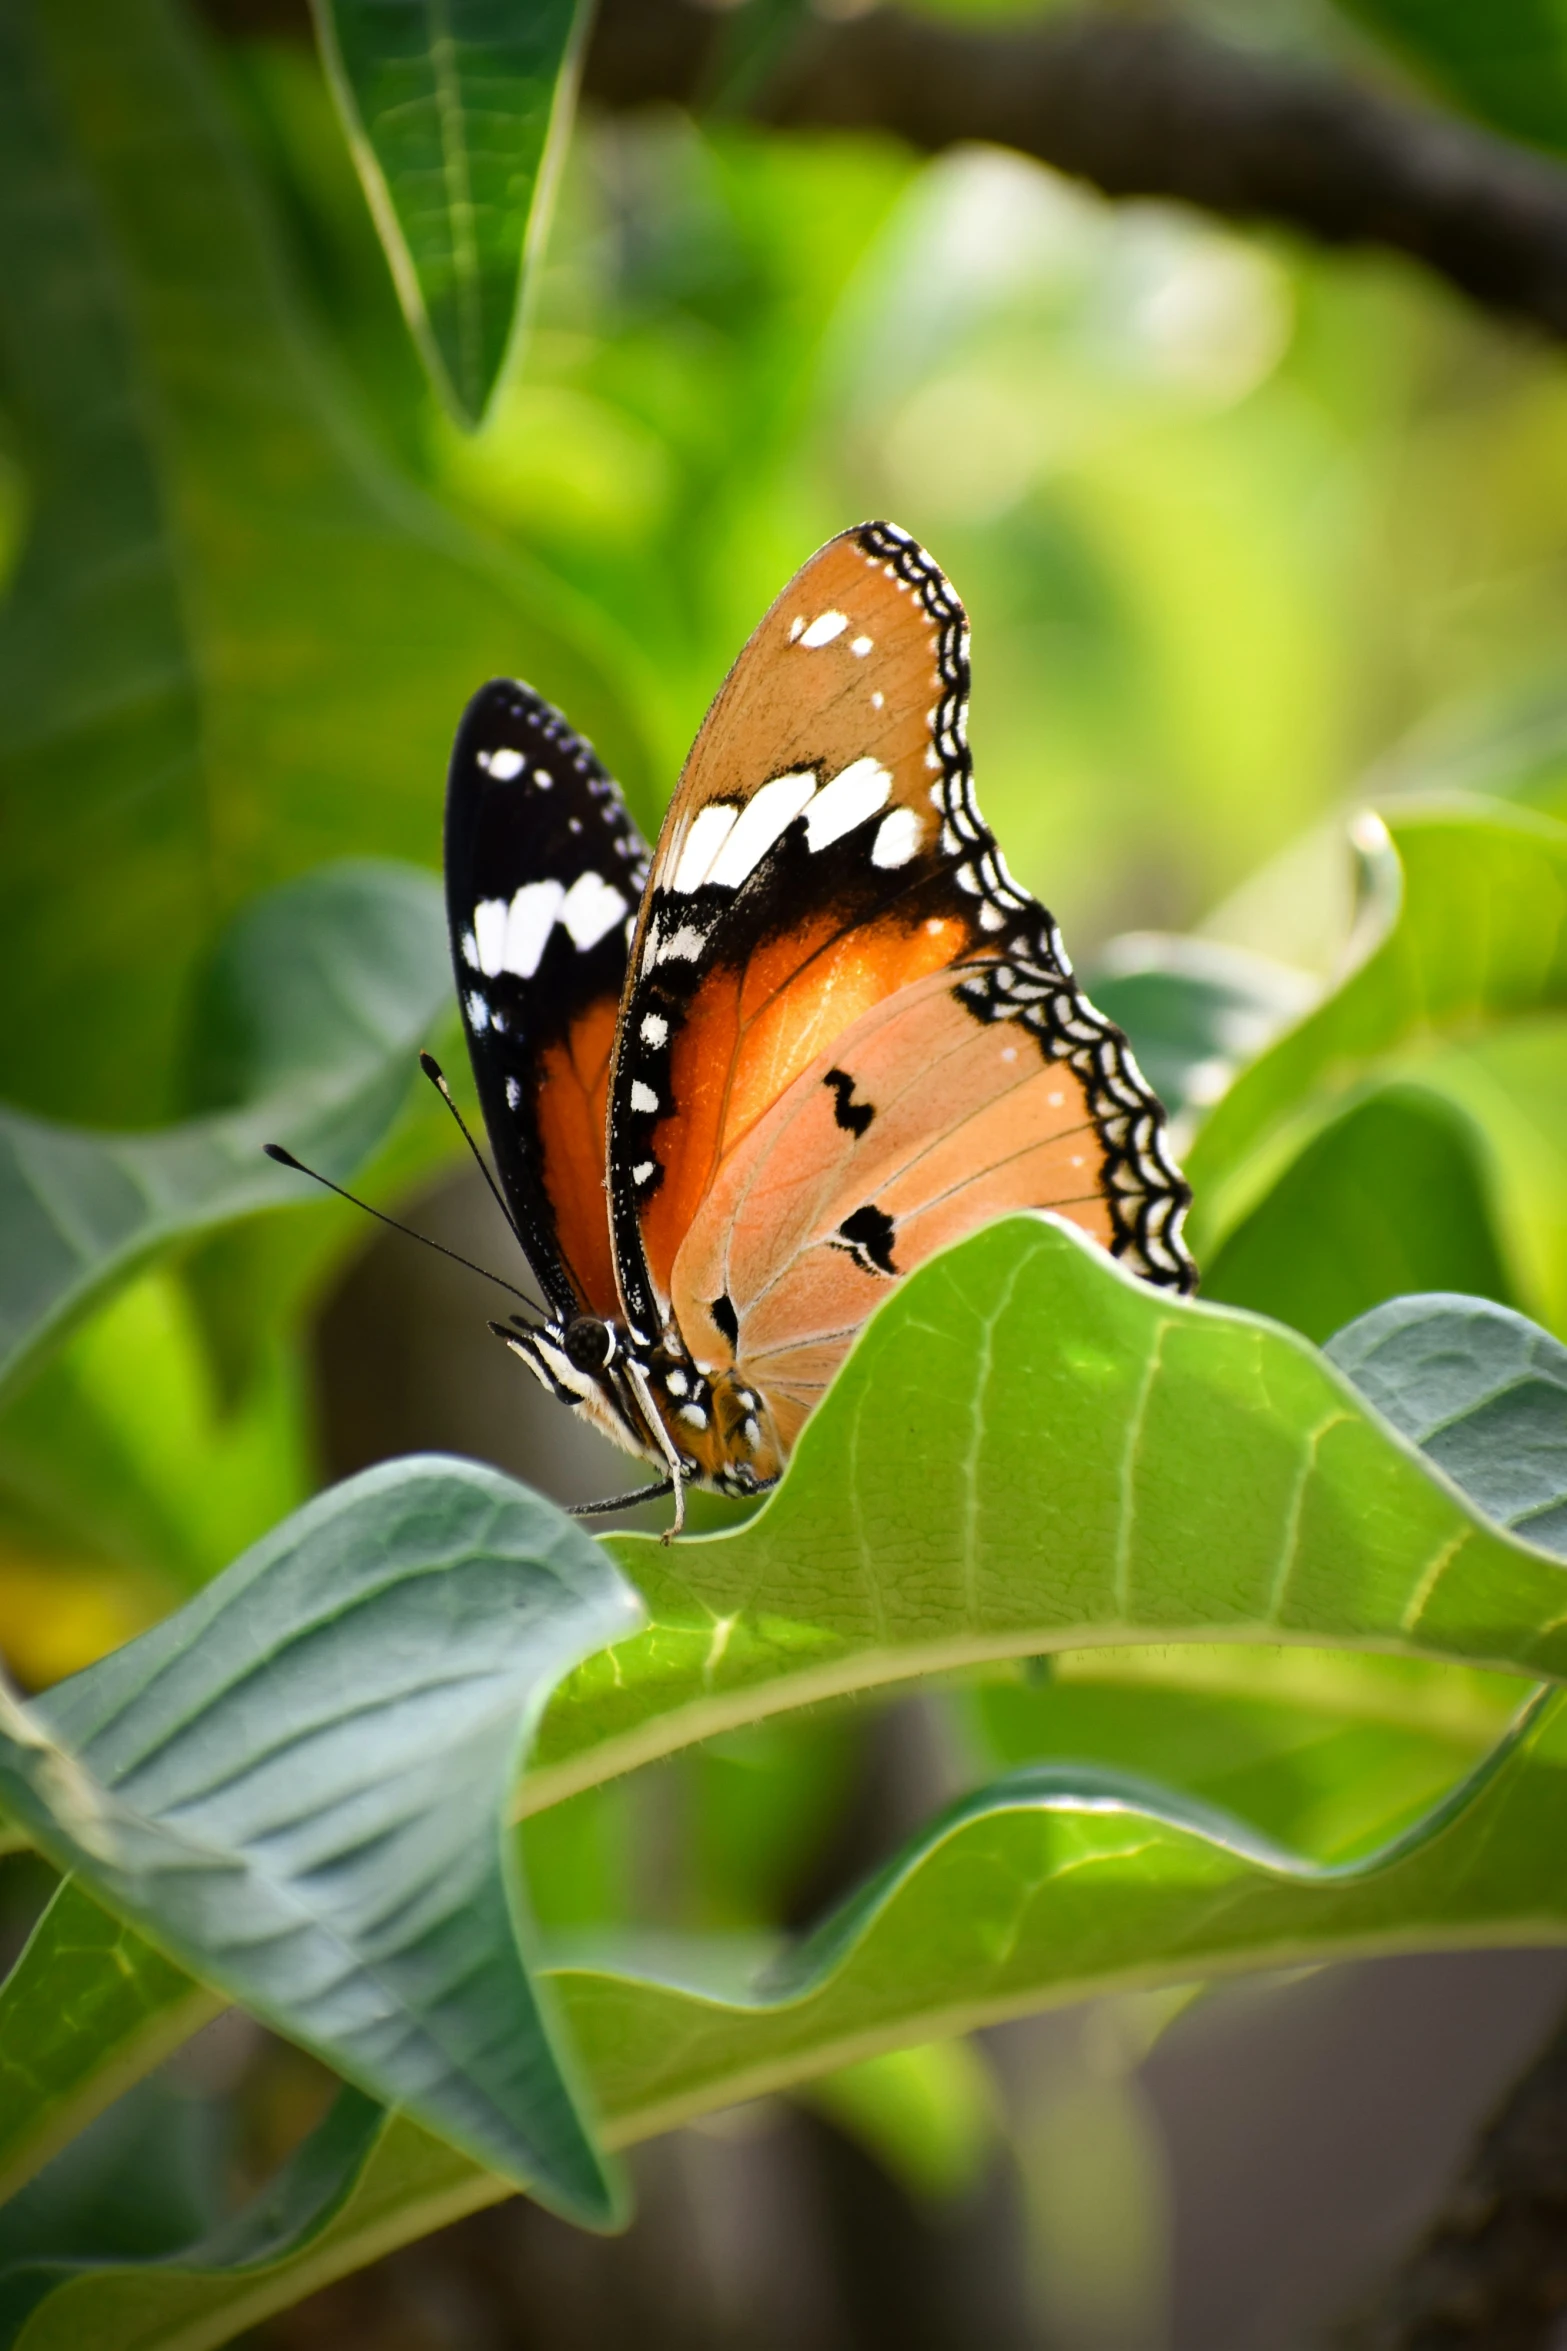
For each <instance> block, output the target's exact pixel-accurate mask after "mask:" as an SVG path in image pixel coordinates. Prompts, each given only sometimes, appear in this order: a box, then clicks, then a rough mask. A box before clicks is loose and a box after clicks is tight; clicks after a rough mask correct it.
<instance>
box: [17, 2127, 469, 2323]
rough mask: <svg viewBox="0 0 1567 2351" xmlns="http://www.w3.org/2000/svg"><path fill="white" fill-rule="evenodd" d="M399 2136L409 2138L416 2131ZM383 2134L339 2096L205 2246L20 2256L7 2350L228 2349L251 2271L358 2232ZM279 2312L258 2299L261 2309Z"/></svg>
mask: <svg viewBox="0 0 1567 2351" xmlns="http://www.w3.org/2000/svg"><path fill="white" fill-rule="evenodd" d="M402 2129H403V2133H404V2134H405V2135H406V2136H407V2137H409V2138H411V2137H412V2136H413V2126H412V2125H409V2124H404V2125H403V2126H402ZM386 2133H387V2125H386V2117H385V2116H384V2114H383V2113H382V2111H381V2109H380V2108H379V2107H378V2106H377V2105H376V2104H375V2103H374V2101H373V2100H371V2099H369V2098H366V2097H364V2096H363V2095H362V2094H361V2093H360V2092H359V2091H357V2090H344V2091H342V2092H341V2093H340V2095H339V2096H338V2098H337V2100H336V2103H335V2104H334V2105H333V2106H332V2108H331V2109H330V2111H329V2112H328V2114H327V2115H326V2117H325V2118H324V2120H323V2121H322V2122H320V2123H319V2124H318V2125H317V2127H316V2128H315V2130H313V2131H312V2132H311V2134H310V2136H309V2137H308V2138H307V2139H306V2140H305V2142H304V2144H303V2145H302V2146H301V2147H299V2148H298V2149H297V2150H296V2152H295V2153H294V2154H293V2155H292V2156H291V2157H290V2159H289V2161H288V2162H287V2164H285V2165H284V2167H283V2169H282V2171H281V2172H280V2173H279V2175H278V2177H277V2178H276V2179H275V2180H273V2181H272V2182H271V2183H270V2185H269V2186H268V2187H266V2188H265V2189H263V2191H262V2192H261V2194H260V2195H259V2196H258V2197H257V2198H256V2199H255V2201H254V2202H253V2203H252V2204H251V2205H249V2206H248V2207H247V2208H246V2209H245V2210H244V2211H243V2212H240V2213H238V2214H237V2215H236V2216H235V2217H234V2219H233V2220H230V2221H227V2222H221V2223H219V2225H218V2226H217V2228H215V2229H214V2230H213V2231H212V2233H211V2235H210V2236H208V2237H206V2238H205V2239H203V2240H201V2241H199V2242H197V2243H195V2244H187V2245H185V2246H184V2247H183V2248H180V2249H177V2250H175V2251H172V2252H167V2253H163V2254H162V2255H161V2257H160V2255H159V2253H158V2252H157V2251H155V2250H154V2249H152V2248H151V2247H149V2248H148V2249H147V2251H146V2252H145V2253H144V2254H143V2256H142V2257H141V2258H140V2259H132V2260H130V2261H128V2262H127V2261H126V2260H125V2258H124V2254H123V2251H121V2250H120V2249H119V2248H116V2249H115V2253H107V2252H105V2253H99V2254H98V2255H97V2257H96V2258H92V2257H82V2256H78V2257H76V2258H74V2259H73V2258H71V2257H69V2256H65V2257H61V2256H58V2255H57V2256H55V2257H54V2258H53V2259H51V2258H49V2257H47V2255H43V2254H42V2249H41V2248H40V2249H39V2252H36V2253H34V2254H33V2255H32V2256H31V2257H28V2256H26V2255H23V2256H21V2257H19V2258H18V2259H16V2260H15V2261H13V2262H12V2263H10V2264H8V2265H7V2266H6V2267H5V2268H4V2269H0V2343H3V2344H4V2345H5V2347H6V2351H13V2347H14V2346H18V2345H20V2344H23V2343H25V2344H27V2345H29V2346H30V2347H31V2351H42V2347H43V2346H45V2345H51V2346H54V2347H55V2351H66V2347H67V2346H71V2347H73V2351H74V2347H75V2346H77V2345H80V2344H84V2343H89V2342H90V2343H92V2344H93V2345H94V2346H95V2347H96V2351H119V2347H123V2351H131V2346H132V2345H135V2346H136V2347H137V2351H157V2347H161V2346H165V2345H167V2346H172V2345H174V2344H176V2343H178V2344H180V2345H182V2346H187V2347H188V2351H196V2347H197V2346H198V2345H207V2344H217V2343H226V2342H228V2341H229V2340H230V2337H231V2335H232V2334H234V2333H236V2332H238V2331H239V2329H240V2328H241V2327H243V2326H244V2324H245V2323H246V2318H245V2315H240V2316H237V2317H234V2318H233V2323H232V2324H230V2323H228V2322H229V2319H230V2314H231V2312H232V2311H233V2309H234V2306H235V2305H236V2304H237V2305H238V2308H239V2311H240V2312H241V2313H242V2314H243V2313H244V2312H245V2305H246V2296H247V2292H253V2291H254V2281H255V2278H256V2275H257V2273H258V2272H259V2273H261V2275H262V2276H263V2277H264V2276H265V2275H266V2274H267V2273H268V2272H269V2271H275V2270H276V2268H277V2267H278V2265H279V2264H289V2263H290V2260H291V2257H292V2256H295V2255H298V2254H301V2253H303V2254H305V2255H306V2256H307V2257H308V2254H309V2252H310V2251H311V2250H313V2248H314V2245H315V2243H316V2241H317V2240H318V2239H319V2238H320V2237H321V2236H322V2235H323V2234H324V2233H326V2232H328V2231H330V2230H331V2228H332V2226H333V2224H334V2222H338V2221H339V2220H340V2219H341V2217H342V2216H343V2215H344V2213H345V2211H352V2212H353V2213H354V2215H355V2217H356V2219H358V2220H360V2222H361V2225H362V2224H363V2220H364V2217H365V2215H364V2206H365V2204H366V2202H367V2201H369V2198H367V2196H366V2194H365V2189H366V2186H367V2184H368V2183H367V2180H366V2173H367V2170H370V2171H372V2172H373V2168H374V2164H375V2158H376V2156H377V2154H378V2152H379V2150H380V2148H381V2146H382V2144H383V2142H384V2140H385V2137H386ZM437 2145H438V2143H436V2142H432V2141H430V2140H428V2139H424V2138H423V2137H422V2134H421V2135H420V2138H419V2142H418V2144H417V2146H416V2147H410V2148H409V2150H408V2154H409V2158H410V2159H409V2160H406V2161H405V2163H404V2165H403V2167H402V2184H403V2185H404V2186H405V2188H406V2187H411V2186H412V2185H413V2182H414V2181H415V2180H417V2179H419V2178H420V2176H421V2175H420V2166H419V2155H420V2154H423V2155H424V2157H425V2169H426V2170H428V2169H429V2168H431V2166H432V2159H433V2163H434V2167H435V2168H439V2167H440V2164H441V2159H442V2158H443V2157H444V2158H445V2160H446V2163H447V2165H448V2166H450V2165H451V2163H452V2162H453V2160H454V2159H453V2158H452V2157H451V2155H450V2152H449V2150H447V2149H444V2148H440V2149H439V2151H437ZM458 2160H460V2159H458ZM477 2176H478V2177H479V2178H480V2179H481V2180H482V2179H483V2178H484V2176H485V2175H483V2174H482V2173H481V2174H479V2175H477ZM42 2184H43V2183H40V2185H42ZM380 2184H381V2183H380V2182H379V2181H378V2182H377V2183H376V2185H377V2186H380ZM373 2194H374V2189H372V2190H371V2195H372V2196H373ZM376 2217H378V2218H379V2217H381V2216H380V2215H377V2216H376ZM445 2217H449V2218H454V2217H455V2213H449V2214H447V2215H445ZM430 2225H432V2226H435V2225H438V2224H437V2223H435V2222H432V2223H431V2224H430ZM115 2254H118V2258H115ZM327 2274H331V2273H330V2272H329V2273H327ZM296 2275H297V2272H296ZM313 2282H320V2281H313ZM308 2290H309V2287H308V2285H306V2284H304V2283H299V2284H296V2285H295V2287H294V2290H293V2291H292V2292H291V2293H289V2294H288V2296H287V2297H286V2299H287V2300H288V2301H295V2300H297V2299H298V2297H299V2294H300V2293H302V2292H308ZM281 2306H282V2305H281V2304H279V2303H276V2302H274V2303H271V2304H267V2303H263V2304H262V2310H265V2309H266V2308H279V2307H281ZM254 2315H256V2316H260V2315H261V2310H257V2311H256V2312H255V2313H254Z"/></svg>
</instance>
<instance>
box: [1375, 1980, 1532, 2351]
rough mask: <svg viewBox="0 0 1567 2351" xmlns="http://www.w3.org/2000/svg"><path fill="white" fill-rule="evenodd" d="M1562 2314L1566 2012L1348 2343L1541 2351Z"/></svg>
mask: <svg viewBox="0 0 1567 2351" xmlns="http://www.w3.org/2000/svg"><path fill="white" fill-rule="evenodd" d="M1564 2311H1567V2019H1564V2020H1563V2022H1562V2023H1561V2024H1560V2025H1558V2027H1557V2029H1556V2032H1555V2033H1554V2035H1553V2036H1552V2038H1551V2039H1550V2041H1548V2042H1547V2044H1546V2046H1545V2048H1544V2049H1542V2051H1541V2052H1540V2054H1539V2056H1538V2057H1537V2058H1536V2059H1535V2061H1534V2063H1533V2065H1531V2066H1530V2068H1529V2070H1528V2072H1527V2073H1525V2074H1524V2076H1523V2078H1522V2079H1521V2081H1519V2082H1518V2083H1517V2084H1516V2086H1515V2087H1514V2088H1513V2090H1512V2091H1511V2093H1510V2094H1509V2096H1508V2098H1507V2100H1506V2103H1505V2104H1504V2105H1503V2107H1502V2109H1501V2111H1500V2113H1499V2114H1497V2116H1496V2117H1495V2119H1494V2120H1493V2121H1492V2122H1491V2123H1490V2125H1489V2126H1488V2128H1487V2129H1486V2131H1485V2134H1484V2136H1483V2137H1482V2138H1481V2140H1480V2143H1479V2145H1478V2146H1477V2148H1476V2149H1475V2152H1474V2155H1473V2157H1472V2159H1471V2161H1470V2164H1469V2167H1468V2169H1467V2170H1466V2172H1465V2173H1464V2175H1463V2177H1462V2178H1461V2179H1460V2181H1459V2183H1458V2185H1457V2187H1456V2188H1455V2189H1454V2191H1453V2193H1452V2195H1451V2196H1450V2197H1449V2198H1448V2200H1447V2203H1446V2204H1445V2206H1444V2207H1443V2209H1442V2210H1441V2211H1440V2212H1439V2213H1438V2215H1437V2218H1436V2221H1435V2222H1434V2224H1433V2225H1432V2227H1431V2229H1430V2230H1429V2232H1428V2233H1427V2235H1426V2236H1425V2238H1424V2239H1423V2241H1422V2242H1421V2243H1420V2244H1419V2245H1418V2246H1417V2247H1416V2249H1415V2251H1414V2252H1413V2253H1412V2254H1411V2255H1410V2257H1409V2259H1408V2260H1407V2261H1406V2263H1405V2264H1404V2266H1403V2268H1402V2269H1401V2270H1400V2271H1399V2272H1398V2274H1397V2275H1396V2277H1395V2278H1394V2279H1393V2281H1392V2283H1391V2284H1390V2285H1389V2286H1388V2287H1387V2288H1386V2290H1385V2291H1384V2293H1383V2294H1382V2295H1381V2297H1380V2298H1379V2300H1378V2302H1377V2303H1376V2305H1375V2306H1374V2307H1373V2308H1372V2309H1370V2310H1369V2311H1368V2312H1367V2313H1366V2314H1365V2315H1364V2317H1363V2318H1362V2319H1361V2320H1360V2321H1359V2322H1358V2323H1357V2324H1356V2326H1355V2327H1354V2328H1352V2330H1351V2331H1350V2333H1349V2335H1348V2337H1347V2342H1348V2343H1349V2344H1350V2345H1351V2346H1352V2347H1353V2351H1546V2346H1547V2345H1549V2344H1551V2343H1554V2342H1555V2341H1556V2340H1557V2339H1558V2337H1557V2333H1556V2330H1557V2327H1558V2325H1559V2323H1560V2320H1561V2317H1562V2314H1563V2312H1564Z"/></svg>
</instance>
